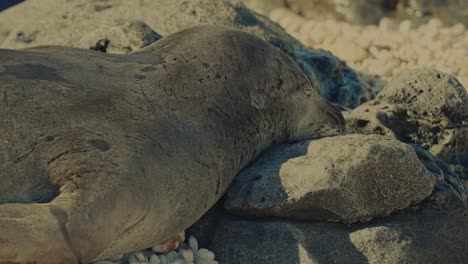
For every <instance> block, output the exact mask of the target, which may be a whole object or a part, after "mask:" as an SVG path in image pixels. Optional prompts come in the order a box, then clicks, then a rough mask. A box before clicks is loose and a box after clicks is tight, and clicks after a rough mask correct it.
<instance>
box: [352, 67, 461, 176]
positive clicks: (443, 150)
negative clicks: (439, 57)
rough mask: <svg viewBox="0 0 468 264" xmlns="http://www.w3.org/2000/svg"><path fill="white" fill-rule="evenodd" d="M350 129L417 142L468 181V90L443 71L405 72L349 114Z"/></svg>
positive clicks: (421, 70)
mask: <svg viewBox="0 0 468 264" xmlns="http://www.w3.org/2000/svg"><path fill="white" fill-rule="evenodd" d="M344 116H345V118H346V121H347V122H346V125H347V132H348V133H362V134H380V135H386V136H390V137H393V138H396V139H398V140H400V141H403V142H406V143H416V144H419V145H421V146H422V147H424V148H425V149H427V150H429V151H430V152H431V153H432V154H434V155H435V156H437V157H439V158H441V159H443V160H445V161H446V162H448V163H450V164H452V165H454V169H455V170H456V171H457V172H458V174H459V175H461V176H462V177H463V178H465V179H468V176H467V171H468V94H467V92H466V90H465V89H464V88H463V86H462V85H461V84H460V82H458V80H457V79H456V78H455V77H453V76H450V75H448V74H445V73H442V72H439V71H437V70H428V69H417V70H409V71H406V72H403V73H402V74H400V75H399V76H397V77H396V78H395V79H393V80H392V81H390V82H389V83H388V84H387V85H386V86H385V87H384V89H383V90H382V91H381V92H380V94H379V95H378V96H377V98H376V99H375V100H372V101H370V102H367V103H365V104H363V105H361V106H359V107H358V108H356V109H354V110H353V111H351V112H345V113H344Z"/></svg>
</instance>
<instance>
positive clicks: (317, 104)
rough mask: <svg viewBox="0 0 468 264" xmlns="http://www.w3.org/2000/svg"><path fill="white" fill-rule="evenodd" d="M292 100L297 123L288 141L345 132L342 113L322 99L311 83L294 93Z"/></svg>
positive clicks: (292, 128)
mask: <svg viewBox="0 0 468 264" xmlns="http://www.w3.org/2000/svg"><path fill="white" fill-rule="evenodd" d="M304 78H306V77H305V76H304ZM291 99H292V100H293V101H294V102H292V104H293V106H292V107H293V109H294V110H295V111H296V112H295V114H294V116H295V117H296V122H295V125H294V126H292V127H291V130H290V132H289V136H288V138H287V140H288V141H290V142H291V141H299V140H304V139H310V138H314V137H324V136H332V135H339V134H342V133H343V132H344V131H345V120H344V117H343V115H342V113H341V111H340V110H339V109H338V108H337V107H336V106H334V105H332V104H331V103H330V102H327V101H326V100H325V99H324V98H323V97H321V96H320V95H319V94H318V92H317V89H314V88H313V86H312V85H311V83H310V82H308V81H306V82H305V83H304V84H303V85H302V86H301V88H300V89H298V90H296V91H294V92H293V94H292V96H291Z"/></svg>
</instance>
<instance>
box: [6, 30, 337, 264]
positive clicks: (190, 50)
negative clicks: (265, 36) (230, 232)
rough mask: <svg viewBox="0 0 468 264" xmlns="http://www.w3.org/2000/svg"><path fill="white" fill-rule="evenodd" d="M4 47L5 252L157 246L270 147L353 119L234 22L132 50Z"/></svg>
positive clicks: (41, 256)
mask: <svg viewBox="0 0 468 264" xmlns="http://www.w3.org/2000/svg"><path fill="white" fill-rule="evenodd" d="M0 59H1V60H0V61H1V63H0V91H1V93H0V97H2V98H0V99H1V100H0V129H1V133H0V180H1V185H0V263H2V262H8V261H11V262H14V263H26V262H28V261H29V262H34V263H87V262H89V261H92V260H96V259H102V258H106V257H110V256H113V255H118V254H120V253H124V252H129V251H132V250H137V249H142V248H146V247H150V246H153V245H155V244H157V243H159V242H161V241H163V240H164V239H166V238H168V237H170V236H171V235H174V234H176V233H177V232H179V231H180V230H183V229H185V228H187V227H188V226H190V225H191V224H192V223H193V222H195V221H196V220H197V219H198V218H199V217H200V216H201V215H202V214H203V213H204V212H205V211H206V210H208V209H209V208H210V207H211V206H212V205H213V204H214V203H215V202H216V200H217V199H219V198H220V196H221V195H222V194H223V193H224V191H225V190H226V189H227V187H228V186H229V184H230V183H231V181H232V180H233V178H234V176H235V175H236V174H237V173H238V172H239V171H240V170H241V169H242V168H243V167H244V166H246V165H247V164H248V163H249V162H250V161H252V160H253V159H254V158H255V157H256V156H257V155H258V154H259V153H260V152H261V151H263V150H264V149H265V148H266V147H268V146H270V145H271V144H274V143H279V142H283V141H287V140H290V141H294V140H298V139H303V138H308V137H311V136H314V135H323V134H324V133H325V134H327V133H329V132H333V131H335V132H336V131H338V130H341V129H342V127H343V119H342V116H341V113H340V112H339V111H338V110H336V109H335V108H334V107H332V106H330V105H329V104H328V103H326V102H325V101H324V100H323V99H322V98H321V97H320V96H318V95H317V94H316V92H315V90H314V89H311V84H310V83H309V82H308V80H307V78H306V77H305V76H304V75H303V73H302V72H301V70H300V69H299V68H298V67H297V66H296V65H295V64H294V63H293V62H292V61H291V59H290V58H289V57H287V56H286V55H284V54H283V53H281V52H280V51H279V50H277V49H276V48H274V47H273V46H270V45H269V44H267V43H266V42H263V41H261V40H259V39H257V38H256V37H254V36H252V35H250V34H247V33H243V32H241V31H237V30H231V29H227V28H223V27H197V28H192V29H188V30H185V31H182V32H179V33H177V34H174V35H172V36H169V37H167V38H164V39H162V40H160V41H158V42H156V43H154V44H153V45H151V46H149V47H148V48H146V49H144V50H142V51H140V52H137V53H133V54H128V55H110V54H103V53H98V52H94V51H89V50H80V49H73V48H64V47H39V48H34V49H30V50H24V51H12V50H0Z"/></svg>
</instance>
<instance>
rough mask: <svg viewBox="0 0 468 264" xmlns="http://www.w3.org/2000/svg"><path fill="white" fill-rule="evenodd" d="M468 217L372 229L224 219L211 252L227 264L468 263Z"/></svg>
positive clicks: (395, 220) (401, 219)
mask: <svg viewBox="0 0 468 264" xmlns="http://www.w3.org/2000/svg"><path fill="white" fill-rule="evenodd" d="M467 227H468V217H467V213H466V211H465V213H464V214H463V213H458V214H454V215H452V214H447V213H444V212H440V211H436V212H427V213H421V214H419V215H398V216H392V217H389V218H386V219H379V220H377V221H374V222H373V223H369V224H356V225H352V226H346V225H343V224H333V223H314V222H308V223H307V222H293V221H285V220H273V221H249V220H243V219H235V218H234V219H233V218H231V217H224V218H221V221H220V222H219V224H218V226H217V231H216V233H215V235H214V238H213V240H212V242H211V243H210V245H209V248H210V249H211V250H213V252H214V253H215V254H216V257H217V259H218V260H219V262H220V263H223V264H224V263H225V264H244V263H256V264H283V263H295V264H312V263H373V264H380V263H385V264H399V263H466V262H467V261H468V253H467V249H468V247H467V246H466V237H467V235H468V228H467Z"/></svg>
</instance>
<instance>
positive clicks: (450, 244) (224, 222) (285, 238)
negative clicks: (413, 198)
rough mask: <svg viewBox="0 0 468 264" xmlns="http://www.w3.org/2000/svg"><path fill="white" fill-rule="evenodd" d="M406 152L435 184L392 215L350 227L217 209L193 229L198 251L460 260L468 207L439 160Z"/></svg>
mask: <svg viewBox="0 0 468 264" xmlns="http://www.w3.org/2000/svg"><path fill="white" fill-rule="evenodd" d="M412 147H413V148H414V150H415V151H416V153H417V155H418V157H419V158H420V159H421V161H422V162H423V164H424V165H425V166H426V167H427V169H428V170H430V171H431V172H433V174H432V175H433V177H435V178H436V185H435V188H434V191H433V192H432V194H431V195H430V196H429V197H428V198H426V199H425V200H424V201H423V202H422V203H420V204H417V205H414V206H411V207H409V208H406V209H404V210H401V211H398V212H395V213H393V214H391V215H390V216H386V217H383V218H376V219H373V220H371V221H370V222H366V223H353V224H342V223H323V222H297V221H291V220H279V219H272V218H268V219H263V220H247V219H241V218H238V217H233V216H230V215H228V214H226V213H225V212H223V211H222V210H220V208H219V207H216V208H214V209H212V210H210V211H209V212H208V213H207V214H206V215H205V216H203V217H202V218H201V219H200V220H199V221H198V222H197V223H196V224H195V225H194V226H192V227H191V229H192V230H195V231H196V232H195V233H197V231H199V230H202V232H203V233H205V240H204V244H203V245H202V246H205V247H208V248H210V249H211V250H213V252H214V253H215V254H216V257H217V259H218V260H219V261H220V263H227V264H241V263H242V264H243V263H256V264H280V263H281V264H282V263H297V264H311V263H372V264H374V263H375V264H380V263H386V264H387V263H390V264H398V263H466V262H467V261H468V244H467V243H466V237H467V236H468V207H467V200H466V196H464V195H463V194H462V193H460V192H459V191H458V190H462V189H463V186H462V185H461V184H460V180H459V179H458V176H457V175H456V174H454V173H453V171H451V169H450V167H449V166H448V165H447V164H446V163H445V162H443V161H441V160H440V159H438V158H436V157H434V156H432V155H431V154H430V153H429V152H427V151H426V150H424V149H423V148H421V147H419V146H417V145H412ZM207 226H209V227H210V228H206V227H207ZM207 233H209V235H206V234H207Z"/></svg>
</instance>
